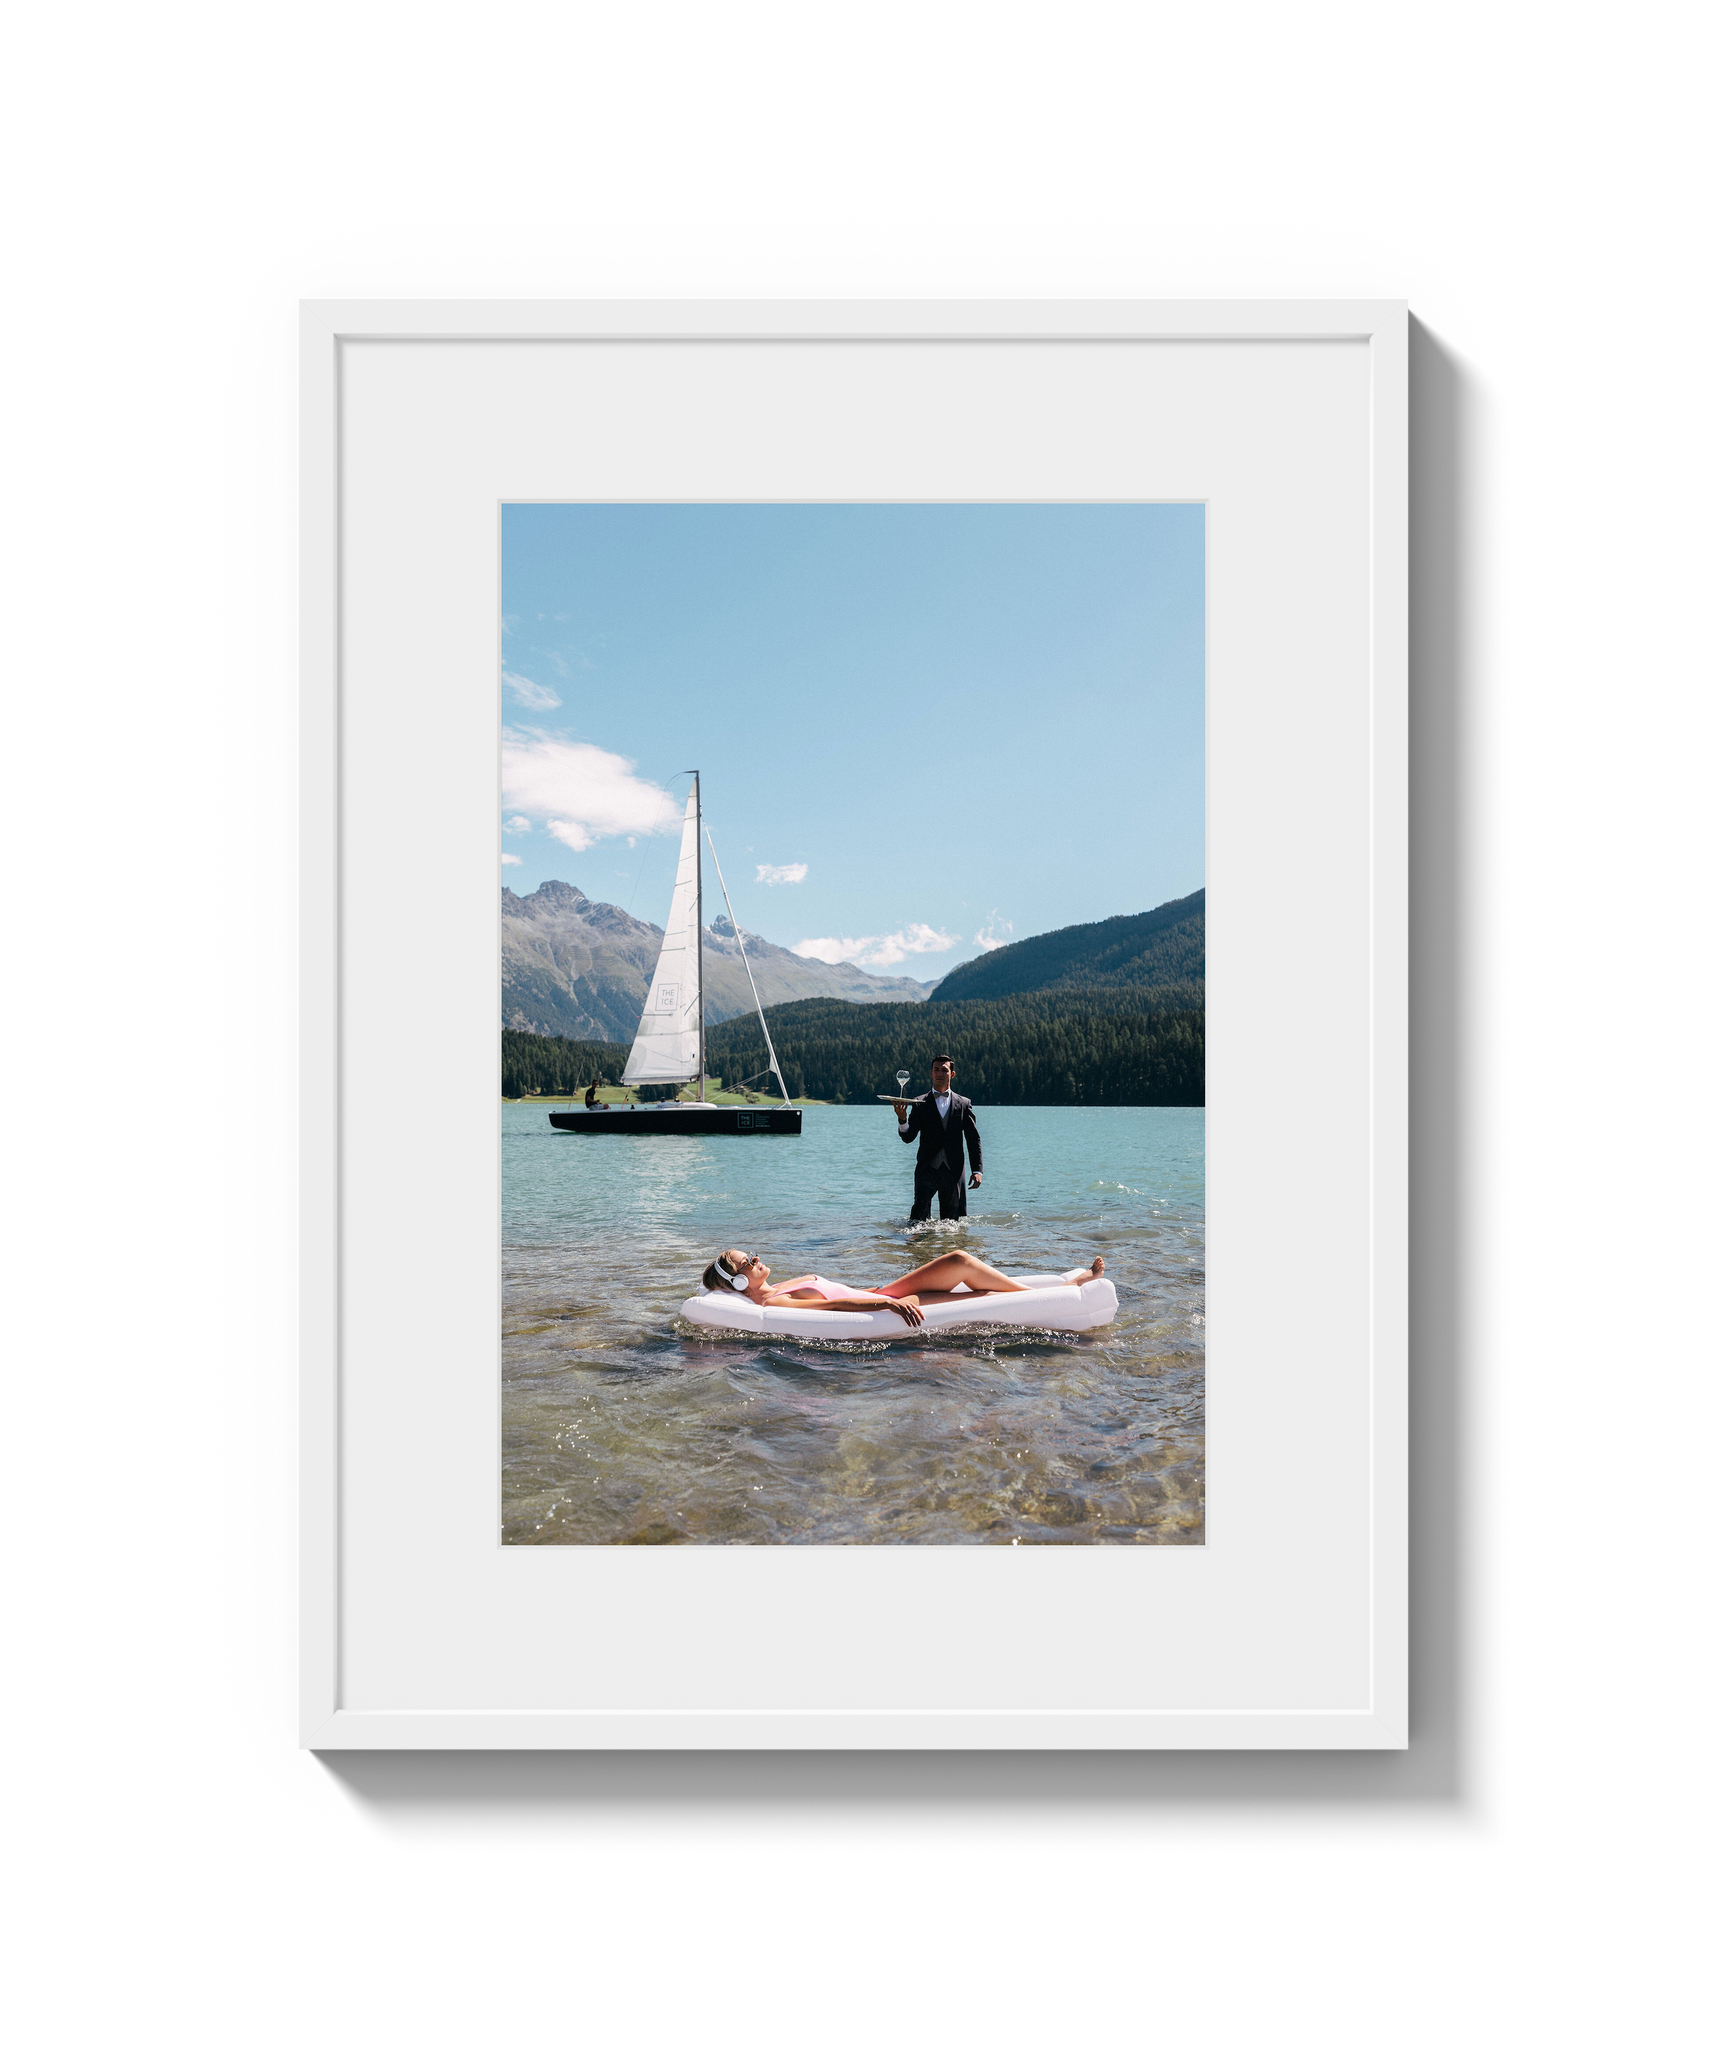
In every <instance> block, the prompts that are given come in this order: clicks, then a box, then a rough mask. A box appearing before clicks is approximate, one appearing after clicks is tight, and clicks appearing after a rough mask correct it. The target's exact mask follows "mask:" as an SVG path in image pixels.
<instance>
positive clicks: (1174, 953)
mask: <svg viewBox="0 0 1718 2048" xmlns="http://www.w3.org/2000/svg"><path fill="white" fill-rule="evenodd" d="M1204 983H1205V891H1204V890H1203V889H1195V890H1194V892H1193V894H1192V895H1191V896H1179V897H1177V898H1176V899H1175V901H1174V902H1173V903H1160V904H1159V905H1158V906H1157V908H1156V909H1155V910H1144V911H1141V912H1139V913H1138V915H1136V916H1133V917H1106V918H1104V919H1102V920H1101V921H1100V922H1098V923H1096V924H1070V925H1064V926H1063V927H1062V929H1061V930H1060V931H1054V932H1040V933H1039V934H1038V935H1037V937H1036V938H1031V939H1017V940H1016V941H1015V942H1014V944H1013V945H1011V946H998V947H997V948H996V949H995V950H994V951H993V952H989V953H986V954H984V955H983V957H982V958H981V959H978V960H968V961H965V962H963V964H962V965H961V966H959V967H954V968H951V969H950V970H949V972H948V973H947V974H945V975H944V976H943V978H942V980H941V981H939V982H938V983H937V984H936V991H935V994H934V995H933V996H932V998H931V1000H932V1001H933V1002H936V1003H969V1002H993V1001H995V1000H996V999H997V998H998V997H1000V996H1018V995H1029V994H1036V993H1037V992H1039V991H1041V990H1042V991H1050V990H1064V989H1077V988H1080V989H1099V988H1108V989H1138V990H1140V991H1141V992H1146V991H1151V992H1160V993H1167V992H1168V991H1170V990H1175V991H1177V992H1178V993H1180V994H1183V995H1185V996H1188V997H1193V996H1197V998H1198V1000H1200V1001H1203V999H1204Z"/></svg>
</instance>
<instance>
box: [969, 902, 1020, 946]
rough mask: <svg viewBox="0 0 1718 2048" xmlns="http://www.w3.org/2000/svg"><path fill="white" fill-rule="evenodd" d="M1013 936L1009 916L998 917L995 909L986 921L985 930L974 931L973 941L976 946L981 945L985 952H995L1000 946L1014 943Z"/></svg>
mask: <svg viewBox="0 0 1718 2048" xmlns="http://www.w3.org/2000/svg"><path fill="white" fill-rule="evenodd" d="M1013 938H1014V927H1013V925H1012V924H1011V923H1010V922H1009V920H1008V919H1007V918H1005V917H998V916H997V914H996V912H995V911H994V910H993V911H992V912H991V913H990V915H989V917H987V918H986V919H985V921H984V929H983V931H981V932H974V933H973V935H972V942H973V944H974V945H975V946H981V947H982V948H983V949H984V951H985V952H987V953H994V952H995V951H996V949H997V947H998V946H1006V945H1009V944H1010V943H1012V941H1013Z"/></svg>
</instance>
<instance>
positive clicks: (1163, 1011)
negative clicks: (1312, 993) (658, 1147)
mask: <svg viewBox="0 0 1718 2048" xmlns="http://www.w3.org/2000/svg"><path fill="white" fill-rule="evenodd" d="M767 1015H768V1017H769V1027H770V1035H771V1037H772V1038H773V1039H774V1041H775V1047H776V1053H777V1056H778V1057H779V1059H780V1060H781V1065H782V1073H783V1077H784V1078H785V1080H786V1082H787V1087H788V1093H789V1094H790V1095H794V1096H801V1095H805V1096H810V1097H812V1098H814V1099H816V1100H818V1101H823V1102H869V1101H870V1100H871V1099H872V1098H873V1097H874V1096H877V1095H883V1094H893V1093H894V1088H895V1072H896V1070H897V1068H900V1067H906V1068H908V1069H909V1070H910V1072H911V1074H912V1076H913V1078H912V1080H911V1082H910V1083H909V1087H910V1088H911V1090H912V1092H914V1093H915V1094H916V1093H919V1092H921V1091H922V1090H924V1089H925V1088H928V1087H929V1086H930V1071H931V1060H932V1057H933V1056H934V1055H935V1054H936V1053H939V1052H947V1053H950V1054H951V1055H952V1056H953V1058H954V1062H955V1069H956V1078H955V1086H956V1088H957V1089H959V1091H960V1093H961V1094H963V1095H970V1096H971V1097H972V1098H973V1100H974V1101H975V1102H1003V1103H1009V1102H1014V1103H1108V1104H1112V1105H1143V1106H1153V1105H1157V1106H1169V1105H1183V1106H1198V1105H1202V1104H1203V1102H1204V1100H1205V1013H1204V1008H1203V1005H1202V1004H1201V1003H1199V1002H1198V1000H1197V998H1196V997H1195V998H1194V999H1193V1000H1192V1001H1188V1000H1187V999H1186V992H1185V991H1180V990H1178V991H1174V992H1171V993H1169V994H1166V995H1164V996H1162V997H1156V996H1142V994H1141V992H1140V991H1139V990H1137V989H1091V990H1071V991H1064V992H1056V993H1049V994H1031V995H1022V996H1012V997H1005V998H1003V999H1001V1000H999V1001H995V1002H974V1003H939V1002H936V1001H934V1000H933V1001H931V1002H928V1003H868V1004H865V1005H863V1006H861V1005H858V1004H853V1003H843V1002H831V1001H829V1000H827V999H824V1000H817V1001H812V1002H804V1003H784V1004H782V1005H780V1006H779V1007H777V1008H774V1009H771V1010H769V1011H768V1012H767ZM706 1048H707V1063H708V1065H709V1067H710V1068H711V1070H712V1072H715V1073H719V1074H721V1075H723V1076H724V1077H725V1078H726V1079H727V1080H729V1081H730V1083H731V1082H733V1081H735V1080H739V1079H743V1078H745V1077H746V1076H749V1075H752V1074H756V1073H758V1072H760V1071H761V1070H762V1069H763V1066H764V1063H765V1055H764V1042H763V1033H762V1032H761V1031H760V1030H759V1028H758V1021H757V1018H756V1017H755V1016H752V1017H734V1018H730V1019H729V1021H728V1022H727V1023H725V1024H718V1025H715V1026H714V1027H713V1028H712V1029H711V1030H710V1031H709V1032H708V1033H707V1034H706Z"/></svg>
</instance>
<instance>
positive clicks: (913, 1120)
mask: <svg viewBox="0 0 1718 2048" xmlns="http://www.w3.org/2000/svg"><path fill="white" fill-rule="evenodd" d="M915 1138H917V1139H918V1141H919V1156H918V1160H917V1162H916V1163H917V1165H919V1166H920V1167H923V1168H929V1169H931V1170H933V1171H936V1172H943V1171H947V1172H949V1173H953V1174H959V1173H962V1172H964V1170H965V1157H970V1159H971V1161H972V1170H973V1172H974V1173H982V1172H983V1171H984V1147H983V1146H982V1145H981V1144H980V1143H979V1140H978V1119H977V1118H976V1117H975V1116H974V1115H973V1113H972V1104H971V1103H970V1102H969V1101H968V1100H967V1098H966V1097H965V1096H964V1095H956V1094H955V1092H954V1091H953V1089H950V1091H949V1103H948V1119H947V1121H946V1122H945V1121H944V1120H943V1117H942V1114H941V1112H940V1111H939V1110H938V1108H937V1105H936V1098H935V1096H934V1095H933V1094H932V1093H931V1092H930V1091H929V1090H928V1089H927V1090H926V1092H925V1093H924V1094H923V1095H919V1096H916V1097H915V1098H914V1100H913V1106H912V1108H911V1110H910V1111H909V1112H908V1114H907V1121H906V1122H905V1123H904V1124H903V1125H902V1126H901V1143H902V1144H903V1145H910V1144H911V1143H912V1141H913V1140H914V1139H915ZM939 1153H940V1154H941V1162H940V1164H939V1160H938V1154H939ZM963 1153H964V1155H965V1157H963Z"/></svg>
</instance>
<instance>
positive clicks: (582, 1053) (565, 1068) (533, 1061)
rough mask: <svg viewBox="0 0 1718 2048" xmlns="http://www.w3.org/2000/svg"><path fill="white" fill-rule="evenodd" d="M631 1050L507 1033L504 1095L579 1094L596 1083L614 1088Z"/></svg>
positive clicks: (503, 1056) (504, 1039)
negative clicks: (593, 1082) (592, 1083)
mask: <svg viewBox="0 0 1718 2048" xmlns="http://www.w3.org/2000/svg"><path fill="white" fill-rule="evenodd" d="M631 1050H632V1047H631V1046H630V1045H609V1044H606V1043H605V1044H596V1043H593V1042H592V1041H591V1040H589V1039H580V1038H551V1037H548V1036H547V1035H545V1034H544V1033H542V1032H539V1031H503V1032H502V1034H501V1093H502V1094H503V1095H504V1096H506V1097H507V1098H508V1099H509V1100H516V1099H517V1098H518V1097H519V1096H521V1095H578V1094H582V1093H583V1092H584V1090H585V1088H586V1087H587V1086H588V1085H589V1084H590V1083H591V1082H592V1081H600V1082H601V1083H603V1085H604V1086H606V1087H614V1086H616V1085H617V1084H618V1083H619V1081H620V1077H621V1071H622V1069H623V1068H624V1067H625V1065H626V1056H627V1054H628V1053H629V1052H631Z"/></svg>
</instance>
